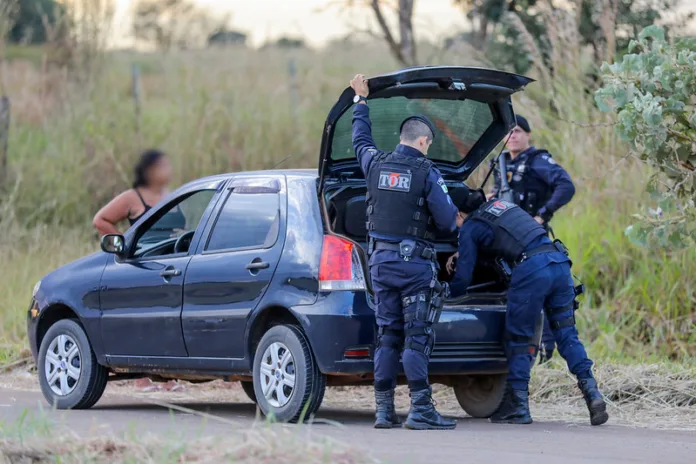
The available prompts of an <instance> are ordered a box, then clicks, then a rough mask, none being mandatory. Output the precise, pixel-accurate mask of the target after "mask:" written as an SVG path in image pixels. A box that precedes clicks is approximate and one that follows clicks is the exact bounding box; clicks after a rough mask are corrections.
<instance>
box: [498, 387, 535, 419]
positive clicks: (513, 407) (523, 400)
mask: <svg viewBox="0 0 696 464" xmlns="http://www.w3.org/2000/svg"><path fill="white" fill-rule="evenodd" d="M489 420H490V421H491V422H493V423H496V424H531V423H532V416H531V414H530V413H529V390H527V389H525V390H514V389H513V388H512V386H511V385H510V384H509V383H508V384H506V385H505V393H504V394H503V400H502V401H501V402H500V406H499V407H498V410H497V411H496V412H494V413H493V415H492V416H491V417H490V419H489Z"/></svg>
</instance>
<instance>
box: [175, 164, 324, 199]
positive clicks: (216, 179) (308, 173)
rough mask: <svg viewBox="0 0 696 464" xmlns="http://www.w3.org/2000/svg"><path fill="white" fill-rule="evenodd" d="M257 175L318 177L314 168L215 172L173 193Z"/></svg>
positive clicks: (188, 183)
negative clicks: (234, 178) (233, 178)
mask: <svg viewBox="0 0 696 464" xmlns="http://www.w3.org/2000/svg"><path fill="white" fill-rule="evenodd" d="M259 175H270V176H279V175H291V176H293V177H306V178H317V177H319V172H318V171H317V170H316V169H267V170H257V171H237V172H227V173H223V174H215V175H212V176H206V177H201V178H198V179H195V180H192V181H190V182H187V183H186V184H184V185H182V186H181V187H179V188H178V189H176V191H175V192H173V193H177V194H180V193H184V192H186V191H189V190H196V189H199V188H201V187H205V186H211V187H212V186H213V185H216V184H219V183H220V182H224V181H226V180H228V179H230V178H232V177H251V176H259Z"/></svg>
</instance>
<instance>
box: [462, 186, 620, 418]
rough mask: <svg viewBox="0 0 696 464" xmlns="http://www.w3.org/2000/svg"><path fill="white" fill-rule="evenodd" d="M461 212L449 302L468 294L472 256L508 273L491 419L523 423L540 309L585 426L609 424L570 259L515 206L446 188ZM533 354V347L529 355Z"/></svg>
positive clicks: (559, 246)
mask: <svg viewBox="0 0 696 464" xmlns="http://www.w3.org/2000/svg"><path fill="white" fill-rule="evenodd" d="M451 197H452V200H453V201H454V204H455V205H456V206H457V208H458V209H459V213H458V215H457V225H458V226H460V229H459V250H458V253H459V259H458V261H457V267H456V271H455V274H454V277H453V279H452V281H451V283H450V290H451V293H452V296H453V297H457V296H459V295H461V294H463V293H465V292H466V289H467V287H468V286H469V284H470V283H471V278H472V273H473V271H474V266H475V264H476V259H477V257H478V256H479V254H481V255H487V256H488V257H490V258H491V259H501V260H503V261H504V262H506V263H507V265H508V266H509V267H510V268H512V273H511V276H510V286H509V289H508V294H507V315H506V321H505V330H506V334H505V351H506V355H507V358H508V367H509V373H508V376H507V384H506V389H505V395H504V398H503V401H502V403H501V405H500V407H499V408H498V411H497V412H496V413H495V414H493V416H492V417H491V419H490V420H491V422H498V423H511V424H529V423H531V422H532V417H531V415H530V413H529V402H528V391H529V390H528V385H529V377H530V370H531V367H532V359H533V357H532V356H533V355H532V353H531V352H530V347H532V341H533V336H534V327H535V324H536V321H537V316H538V315H539V313H540V312H541V311H542V308H545V310H546V315H547V317H548V319H549V321H550V326H551V329H552V330H553V334H554V336H555V338H556V341H557V343H558V352H559V353H560V354H561V356H562V357H563V359H565V360H566V363H567V364H568V368H569V370H570V371H571V372H572V373H573V374H574V375H575V377H576V378H577V379H578V387H579V388H580V390H581V391H582V394H583V396H584V398H585V402H586V403H587V408H588V410H589V411H590V423H591V424H592V425H600V424H603V423H605V422H606V421H607V420H608V419H609V415H608V414H607V412H606V404H605V403H604V399H603V398H602V395H601V393H600V392H599V389H598V388H597V382H596V380H595V379H594V377H593V375H592V361H591V360H590V359H589V358H588V357H587V353H586V352H585V348H584V346H583V345H582V343H581V342H580V340H579V339H578V331H577V329H576V328H575V316H574V312H575V308H576V306H575V296H576V295H575V287H574V285H573V277H572V275H571V273H570V268H571V265H572V263H571V261H570V259H569V257H568V255H567V252H566V250H565V247H564V246H563V244H562V243H561V242H560V241H555V242H551V239H549V237H548V236H547V235H546V232H545V230H544V228H543V227H541V225H540V224H539V223H537V222H536V221H534V219H533V218H532V217H531V216H530V215H529V214H527V213H526V212H525V211H523V210H522V208H520V207H519V206H517V205H515V204H514V203H509V202H507V201H504V200H494V199H493V200H488V201H486V199H485V197H484V193H483V191H481V190H478V191H470V190H469V189H468V188H466V187H458V188H456V189H452V192H451ZM531 351H533V348H532V350H531Z"/></svg>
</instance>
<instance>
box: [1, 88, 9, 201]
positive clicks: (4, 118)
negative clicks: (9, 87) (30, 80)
mask: <svg viewBox="0 0 696 464" xmlns="http://www.w3.org/2000/svg"><path fill="white" fill-rule="evenodd" d="M9 138H10V99H9V98H8V97H6V96H4V95H3V96H2V97H0V188H2V187H4V186H5V181H6V180H7V178H8V175H7V141H8V140H9Z"/></svg>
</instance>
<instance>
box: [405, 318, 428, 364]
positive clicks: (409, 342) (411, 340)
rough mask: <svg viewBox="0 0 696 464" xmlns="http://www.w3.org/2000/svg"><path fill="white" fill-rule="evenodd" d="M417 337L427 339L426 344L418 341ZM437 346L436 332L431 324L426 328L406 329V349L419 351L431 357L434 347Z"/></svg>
mask: <svg viewBox="0 0 696 464" xmlns="http://www.w3.org/2000/svg"><path fill="white" fill-rule="evenodd" d="M416 337H419V338H421V339H422V338H425V341H424V343H421V342H420V341H418V340H416ZM434 345H435V332H434V331H433V328H432V327H431V326H430V324H427V325H426V326H425V327H411V328H409V329H406V343H405V344H404V348H405V349H411V350H413V351H418V352H419V353H423V354H424V355H425V356H427V357H429V356H430V353H432V352H433V346H434Z"/></svg>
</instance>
